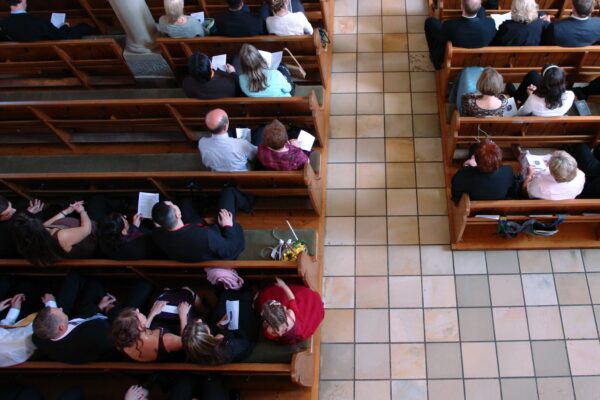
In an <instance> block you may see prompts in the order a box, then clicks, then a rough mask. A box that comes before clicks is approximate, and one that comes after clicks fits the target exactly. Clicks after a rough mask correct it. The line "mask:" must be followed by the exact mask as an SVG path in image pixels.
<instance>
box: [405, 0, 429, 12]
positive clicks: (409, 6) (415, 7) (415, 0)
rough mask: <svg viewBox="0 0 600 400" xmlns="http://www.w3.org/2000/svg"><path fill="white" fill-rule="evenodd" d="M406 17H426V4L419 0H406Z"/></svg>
mask: <svg viewBox="0 0 600 400" xmlns="http://www.w3.org/2000/svg"><path fill="white" fill-rule="evenodd" d="M406 14H407V15H427V14H428V11H427V2H426V1H421V0H412V1H411V0H408V1H407V2H406Z"/></svg>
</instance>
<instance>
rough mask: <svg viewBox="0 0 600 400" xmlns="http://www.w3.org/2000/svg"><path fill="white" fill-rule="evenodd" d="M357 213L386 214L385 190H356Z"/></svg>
mask: <svg viewBox="0 0 600 400" xmlns="http://www.w3.org/2000/svg"><path fill="white" fill-rule="evenodd" d="M356 215H360V216H364V215H381V216H383V215H385V190H384V189H361V190H357V191H356Z"/></svg>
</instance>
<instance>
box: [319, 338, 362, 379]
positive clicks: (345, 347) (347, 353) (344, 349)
mask: <svg viewBox="0 0 600 400" xmlns="http://www.w3.org/2000/svg"><path fill="white" fill-rule="evenodd" d="M319 370H320V373H321V379H352V378H354V346H353V345H351V344H323V345H322V346H321V368H320V369H319Z"/></svg>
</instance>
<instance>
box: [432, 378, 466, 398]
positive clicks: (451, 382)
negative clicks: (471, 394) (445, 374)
mask: <svg viewBox="0 0 600 400" xmlns="http://www.w3.org/2000/svg"><path fill="white" fill-rule="evenodd" d="M427 390H428V395H429V400H464V390H463V381H462V380H460V379H440V380H435V381H434V380H430V381H429V382H427Z"/></svg>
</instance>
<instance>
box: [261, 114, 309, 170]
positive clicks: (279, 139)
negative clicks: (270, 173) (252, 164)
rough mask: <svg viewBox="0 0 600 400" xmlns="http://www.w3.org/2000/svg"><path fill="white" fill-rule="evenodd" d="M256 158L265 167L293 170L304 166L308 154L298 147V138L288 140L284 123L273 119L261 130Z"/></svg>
mask: <svg viewBox="0 0 600 400" xmlns="http://www.w3.org/2000/svg"><path fill="white" fill-rule="evenodd" d="M258 160H259V161H260V163H261V164H262V166H263V167H265V168H266V169H270V170H274V171H295V170H298V169H302V168H303V167H304V164H306V163H307V162H308V156H307V155H306V153H304V151H303V150H302V149H301V148H300V145H299V144H298V140H296V139H292V140H288V135H287V131H286V129H285V125H283V124H282V123H281V122H279V121H278V120H273V122H271V123H270V124H268V125H267V126H265V129H264V131H263V141H262V143H261V144H260V145H259V146H258Z"/></svg>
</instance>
